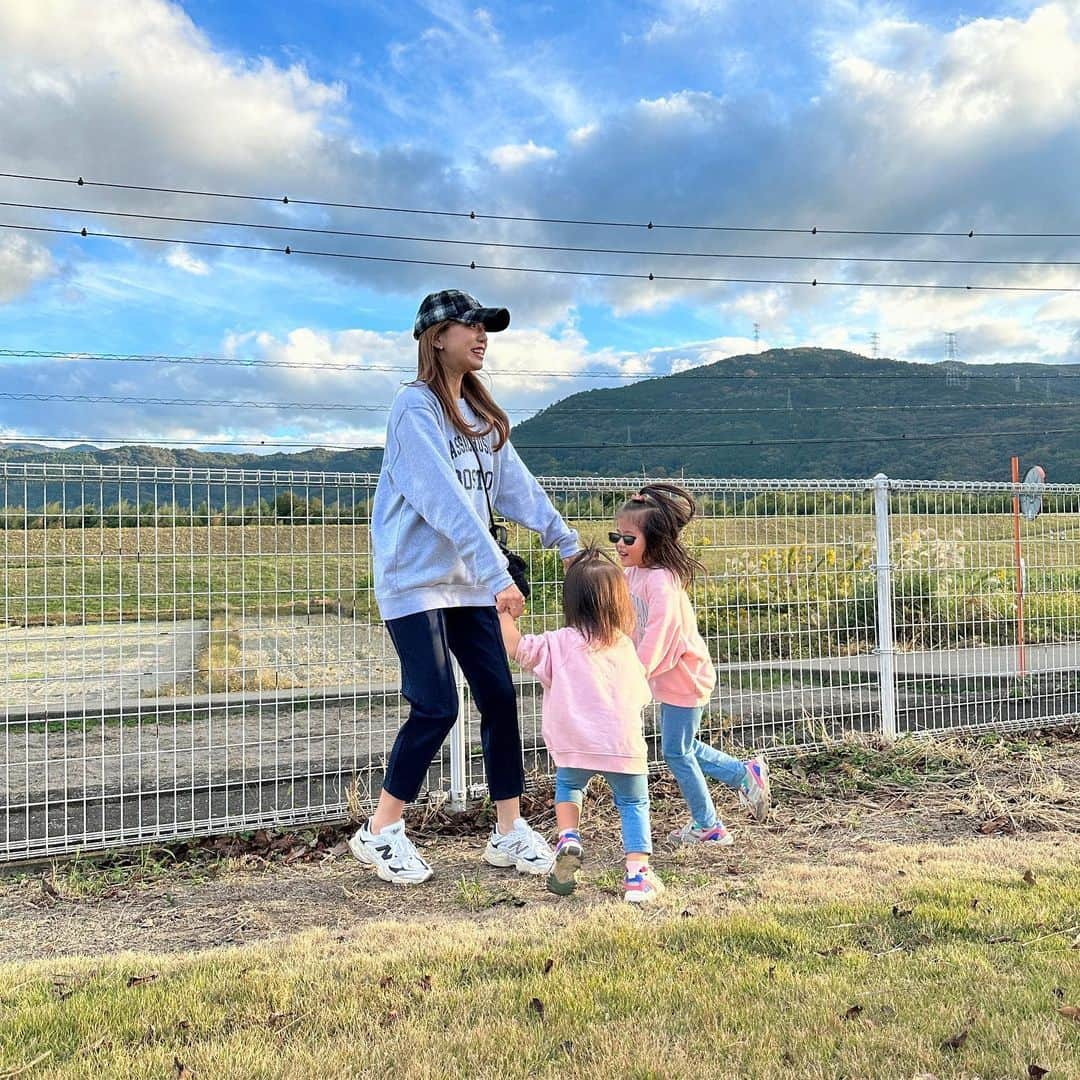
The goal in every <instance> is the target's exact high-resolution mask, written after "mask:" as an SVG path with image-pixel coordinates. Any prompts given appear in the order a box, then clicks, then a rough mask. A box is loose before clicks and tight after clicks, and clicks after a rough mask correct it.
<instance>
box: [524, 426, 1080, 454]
mask: <svg viewBox="0 0 1080 1080" xmlns="http://www.w3.org/2000/svg"><path fill="white" fill-rule="evenodd" d="M1075 434H1076V428H1072V427H1069V428H1042V429H1040V430H1038V431H961V432H955V431H954V432H947V433H936V432H935V433H928V434H923V433H911V434H901V435H830V436H825V437H822V438H812V439H732V440H727V441H722V442H695V443H685V442H675V443H672V442H636V443H634V444H633V445H632V446H627V445H626V444H625V443H619V442H606V443H532V444H528V443H514V446H515V447H516V449H518V450H634V451H636V450H643V449H644V450H647V449H649V448H654V449H682V450H698V449H712V448H718V447H732V446H804V445H814V444H821V443H892V442H924V441H927V440H931V439H932V440H935V441H947V440H955V439H1006V438H1007V439H1027V438H1031V437H1032V436H1038V437H1039V438H1042V437H1043V436H1045V435H1075Z"/></svg>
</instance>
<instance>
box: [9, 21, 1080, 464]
mask: <svg viewBox="0 0 1080 1080" xmlns="http://www.w3.org/2000/svg"><path fill="white" fill-rule="evenodd" d="M0 62H2V65H3V69H4V70H5V72H6V73H7V78H6V79H5V83H4V86H3V87H0V146H3V147H4V148H5V149H4V152H3V154H2V155H0V157H2V159H3V165H2V167H0V171H5V172H26V173H34V174H39V175H49V176H74V175H84V176H86V177H88V178H94V179H98V180H116V181H120V182H126V183H136V184H140V183H142V184H153V185H162V186H170V187H185V188H193V189H199V190H212V191H225V192H237V193H261V194H268V195H279V194H282V193H289V194H290V195H291V196H292V197H293V199H296V198H310V199H320V200H327V201H346V202H361V203H372V204H378V205H392V206H405V207H414V208H431V209H448V210H469V209H476V210H477V211H479V212H481V213H485V212H486V213H502V214H514V215H522V216H525V217H558V218H575V219H587V220H598V219H600V220H610V219H616V220H627V221H641V222H643V221H648V220H654V221H658V222H668V223H680V222H682V223H697V224H710V225H731V224H738V225H745V224H749V225H771V226H793V227H798V228H801V229H807V228H809V226H811V225H814V224H816V225H818V226H820V227H822V228H829V227H832V228H862V229H867V228H869V229H877V230H923V231H934V230H938V231H940V230H964V229H967V228H971V227H974V228H976V230H977V231H979V232H986V231H1000V232H1010V233H1014V232H1073V233H1077V232H1080V205H1078V204H1080V200H1078V197H1077V195H1076V193H1075V176H1076V175H1078V174H1080V3H1078V2H1077V0H1062V2H1056V3H1055V2H1050V3H999V4H973V5H968V6H965V7H957V6H953V5H943V4H931V3H906V4H904V3H861V2H856V0H824V2H822V3H818V4H796V3H776V2H771V0H766V2H757V3H749V2H743V0H657V2H654V3H645V2H635V3H610V2H598V3H593V4H589V5H583V4H580V3H552V4H499V5H496V4H490V5H487V6H483V5H477V4H470V3H459V2H456V0H430V2H427V3H415V2H396V3H390V2H381V0H380V2H373V3H360V2H345V0H337V2H332V0H321V2H319V0H316V2H308V3H304V4H296V3H291V4H285V3H275V2H260V3H255V2H246V0H198V2H189V3H169V2H167V0H102V2H101V3H98V4H95V5H93V6H92V7H90V6H86V5H81V4H76V3H74V2H72V0H64V2H61V0H42V2H40V3H35V4H10V5H3V6H2V7H0ZM0 200H4V201H15V202H33V203H44V204H48V205H54V206H63V207H73V208H75V209H76V211H77V212H75V213H60V212H57V211H44V210H28V209H18V208H11V207H7V208H0V221H3V222H4V223H6V224H9V225H10V224H24V225H38V226H51V227H57V226H59V227H64V228H71V227H74V228H79V227H81V226H83V225H86V227H87V228H88V229H91V230H98V231H105V232H125V233H129V234H132V235H136V236H156V237H168V238H170V239H173V240H176V241H193V240H202V241H223V240H232V241H240V242H246V243H255V244H266V245H274V246H280V245H281V244H283V243H285V242H291V243H292V244H293V246H296V247H302V246H307V247H311V248H317V249H320V250H331V251H336V252H350V253H354V254H358V253H364V254H368V255H373V256H387V257H391V258H396V257H405V258H417V259H436V260H449V261H453V262H462V261H465V262H467V261H468V260H469V259H475V260H476V261H478V262H489V263H493V264H498V265H513V266H539V267H546V268H549V269H552V270H555V269H563V270H573V271H576V272H577V273H576V274H575V275H565V274H564V275H557V274H520V273H514V272H510V271H502V272H496V271H469V270H454V269H450V268H434V267H423V266H415V265H401V264H394V263H380V262H363V261H358V260H341V259H328V258H315V257H307V256H293V257H289V258H286V257H285V256H283V255H280V254H276V253H255V252H243V251H224V250H216V249H212V248H200V247H197V246H193V245H192V244H190V243H182V242H175V243H148V242H144V241H139V240H131V241H124V242H119V241H110V240H104V239H99V238H92V237H91V238H86V239H82V238H78V237H69V236H52V235H49V234H45V233H32V232H18V231H13V230H6V229H0V349H24V350H32V349H46V350H60V351H67V352H91V353H120V352H131V353H160V354H195V355H211V356H229V357H238V358H247V359H252V360H257V361H270V362H271V363H274V364H279V365H290V366H277V367H267V368H265V369H263V370H261V371H256V370H252V369H250V368H240V369H238V368H231V367H210V366H186V367H185V366H183V365H171V364H135V363H121V362H113V361H108V360H101V359H87V360H81V359H72V358H70V357H69V358H62V359H34V358H19V357H2V358H0V364H3V365H4V380H3V384H4V390H5V391H6V392H8V393H28V394H50V393H51V394H65V395H68V396H76V395H94V394H99V395H100V394H108V395H111V396H127V397H140V398H146V397H153V398H161V399H173V398H185V399H199V400H205V399H207V398H211V397H213V398H217V399H220V400H222V401H225V402H233V403H235V402H241V401H254V400H258V401H260V402H263V403H271V402H283V403H292V402H305V403H310V404H315V405H317V404H326V403H348V402H351V403H354V404H365V405H370V406H376V407H379V406H382V405H385V404H386V403H387V402H388V401H389V400H390V398H391V397H392V394H393V392H394V389H395V387H396V385H397V383H398V382H399V381H400V380H401V379H402V378H404V377H405V375H404V373H393V372H381V373H380V372H374V373H373V372H370V371H368V372H365V371H364V370H363V369H364V368H370V367H371V366H372V365H380V366H391V367H408V366H409V365H410V364H411V363H413V362H414V357H415V346H414V344H413V342H412V340H411V337H410V335H409V327H410V325H411V321H412V317H413V314H414V312H415V309H416V305H417V302H418V300H419V299H420V297H421V296H422V295H423V294H424V293H425V292H427V291H430V290H433V289H437V288H441V287H447V286H452V287H461V288H467V289H469V291H471V292H473V293H475V294H476V295H477V296H479V297H480V298H481V300H482V301H483V302H484V303H488V304H506V305H507V306H509V307H510V308H511V310H512V312H513V324H512V328H511V330H510V331H509V332H508V333H507V334H505V335H503V336H501V337H500V338H499V339H497V340H496V341H495V342H493V346H492V349H491V351H490V353H489V366H490V368H491V371H492V376H491V377H492V385H493V386H494V388H495V391H496V394H497V395H498V397H499V399H500V400H501V401H503V402H504V403H505V404H506V405H508V406H509V407H510V408H511V409H513V410H515V413H514V415H515V417H518V418H520V417H521V416H524V415H527V414H528V411H529V410H531V409H534V408H536V407H539V406H542V405H544V404H547V403H550V402H551V401H553V400H556V399H558V398H560V397H564V396H566V395H568V394H570V393H574V392H576V391H578V390H581V389H584V388H591V387H595V386H596V385H598V380H596V379H583V378H575V377H572V376H573V374H574V373H575V372H580V371H583V370H589V371H598V370H599V371H610V372H611V373H612V379H611V380H610V384H611V385H617V384H620V383H621V382H622V381H623V380H621V379H620V378H618V376H620V375H625V374H628V373H666V372H668V371H671V370H672V369H673V367H683V366H687V365H692V364H696V363H706V362H709V361H711V360H716V359H719V358H721V357H723V356H727V355H731V354H734V353H739V352H747V351H754V350H755V349H758V348H766V347H771V346H788V345H796V344H812V345H824V346H834V347H842V348H851V349H854V350H856V351H862V352H868V351H869V348H870V346H869V342H870V335H871V333H877V334H878V335H879V339H880V350H881V352H882V354H884V355H888V356H895V357H897V358H901V359H907V360H916V361H924V362H929V361H936V360H939V359H941V358H942V356H943V355H944V334H945V332H946V331H955V332H956V334H957V341H958V346H959V351H960V356H961V358H962V359H965V360H968V361H971V362H979V363H993V362H1000V361H1017V360H1030V361H1040V362H1047V363H1065V362H1074V363H1075V362H1080V294H1070V293H1067V292H1059V293H1053V292H1033V293H1012V294H1009V293H979V294H972V293H965V292H956V293H950V292H944V291H937V292H934V291H925V290H918V289H869V288H854V287H845V288H825V287H819V288H817V289H813V288H810V287H807V286H799V285H737V284H731V285H718V284H714V283H693V282H685V281H684V282H663V283H661V282H655V281H654V282H649V281H644V280H640V279H620V278H611V277H602V276H592V275H594V274H595V273H596V272H597V271H609V272H612V273H620V272H622V273H632V274H641V273H648V272H649V271H655V272H656V273H668V274H673V275H682V276H695V275H697V276H722V277H757V278H793V279H799V280H804V279H808V278H811V277H815V276H816V277H818V278H823V279H829V280H841V281H864V282H865V281H873V282H879V283H898V282H922V283H937V284H964V283H971V282H975V283H985V284H994V285H1013V286H1015V285H1025V286H1053V287H1059V288H1062V287H1073V288H1075V287H1077V286H1078V285H1080V274H1077V272H1076V268H1074V267H1067V266H1048V267H1046V266H1043V267H1032V266H1026V267H1024V266H945V265H931V264H926V265H917V264H886V263H873V262H865V261H864V262H848V261H844V262H826V261H818V260H821V259H822V257H824V256H831V257H833V258H843V259H845V260H847V259H854V258H861V259H863V260H865V259H890V258H893V259H895V258H929V259H941V258H950V259H998V260H1000V259H1012V260H1027V261H1031V260H1051V261H1052V260H1059V261H1068V260H1075V259H1076V258H1077V249H1076V241H1075V240H1074V239H1068V238H1062V239H1055V238H1039V239H1036V238H1026V239H1020V238H1009V237H1001V238H989V237H985V238H984V237H976V238H974V239H971V240H968V239H967V238H963V239H956V238H936V239H934V238H911V237H908V238H904V237H886V236H876V237H850V236H849V237H836V236H826V235H820V236H817V237H812V236H810V235H808V234H806V233H803V234H798V235H786V236H785V235H774V234H747V233H722V232H721V233H693V232H679V231H662V230H653V231H652V232H649V231H646V230H639V229H635V230H626V229H610V228H600V227H589V226H580V225H554V224H541V223H537V222H492V221H480V222H474V221H468V220H462V219H456V218H444V217H432V216H407V215H399V214H387V213H373V212H360V211H354V210H345V209H332V208H326V207H308V208H304V207H297V206H295V205H290V206H289V207H285V206H283V205H280V204H268V203H255V202H232V201H225V200H219V199H210V198H201V197H190V196H180V195H160V194H159V195H149V194H146V193H140V192H124V191H117V190H107V189H100V188H95V189H91V188H82V189H79V188H76V187H74V186H73V185H71V186H69V185H54V184H31V183H26V182H21V181H15V180H4V179H0ZM95 210H96V211H98V212H101V211H106V210H111V211H121V212H124V211H126V212H141V213H154V214H166V215H176V216H182V217H201V218H217V219H222V218H224V219H227V220H239V221H244V222H250V223H253V224H254V226H255V227H252V228H246V229H232V228H224V227H220V226H210V225H192V224H185V223H163V222H148V221H138V220H133V219H122V218H108V217H103V216H100V213H99V214H97V215H95V213H94V211H95ZM269 224H276V225H282V226H286V227H288V228H289V229H293V228H296V227H297V226H310V227H319V228H335V229H350V230H359V231H364V232H379V233H392V234H396V235H409V236H422V237H430V238H434V240H436V241H438V240H441V241H442V243H438V242H426V243H418V242H407V241H403V240H376V239H372V238H357V237H350V238H342V237H312V236H311V235H304V234H296V235H293V234H291V233H290V232H281V231H271V230H268V229H266V228H265V226H266V225H269ZM449 240H460V241H467V242H468V243H466V244H464V245H460V246H453V245H449V244H447V243H446V241H449ZM494 242H498V243H528V244H540V245H556V246H558V245H576V246H586V247H630V248H635V249H642V250H645V251H649V252H657V251H661V250H675V251H679V252H683V253H684V254H683V255H680V256H678V257H672V256H660V255H655V254H649V255H643V256H642V255H635V256H629V255H627V256H620V255H601V254H569V253H560V252H527V251H520V250H512V249H496V248H491V247H488V246H485V245H486V244H490V243H494ZM705 255H709V256H710V257H709V258H704V257H702V256H705ZM717 255H726V256H728V257H727V258H719V257H712V256H717ZM733 255H744V256H745V255H754V256H758V257H760V256H764V255H771V256H783V257H785V258H784V259H773V260H765V259H761V258H758V259H753V260H748V259H736V258H731V257H730V256H733ZM791 256H802V257H803V261H797V260H790V261H789V258H790V257H791ZM807 256H809V257H812V258H813V259H814V260H815V261H805V258H806V257H807ZM582 271H584V272H585V273H582ZM755 323H757V324H758V326H759V337H760V340H759V341H758V342H756V343H755V341H754V324H755ZM327 364H329V365H332V366H344V365H349V366H352V367H353V368H354V369H355V370H351V371H348V370H346V371H340V370H329V369H327V367H326V366H325V365H327ZM319 365H323V366H319ZM500 369H502V370H500ZM551 370H559V371H562V372H565V373H566V374H565V376H564V377H560V378H554V377H550V376H547V375H541V374H536V375H532V374H527V373H528V372H531V371H536V372H546V371H551ZM523 372H524V373H525V374H523ZM599 384H600V385H603V381H602V380H601V381H600V382H599ZM381 426H382V415H381V414H380V413H379V411H378V408H373V409H371V410H368V411H363V412H361V411H357V412H356V413H353V414H348V413H342V412H340V411H337V412H335V411H329V410H319V409H306V410H305V409H303V408H298V407H296V406H292V405H290V406H289V407H282V408H258V409H257V408H254V407H250V406H244V405H235V404H234V405H233V406H232V407H229V408H212V407H208V406H190V405H181V404H167V403H162V404H152V405H138V406H136V405H128V406H125V405H122V404H105V403H98V402H85V401H82V402H80V401H73V402H65V403H62V404H61V403H56V402H42V401H38V400H20V401H12V400H5V399H0V435H3V436H6V437H9V438H11V437H16V436H18V437H22V436H25V437H27V438H32V437H35V436H37V437H45V436H53V437H60V436H67V435H71V436H78V437H85V436H99V437H102V438H105V437H109V438H118V439H119V438H123V439H129V438H130V439H132V440H135V439H139V440H140V441H154V440H155V439H159V440H181V441H182V440H189V441H191V442H193V443H194V442H197V441H199V440H207V441H219V440H225V441H230V440H231V441H232V442H234V443H235V444H236V445H240V444H243V443H246V442H252V441H254V442H257V441H259V440H260V439H268V440H274V439H285V438H292V439H295V440H297V441H311V442H326V443H333V444H335V445H337V444H350V445H351V444H361V443H365V444H367V443H373V442H378V441H380V440H381Z"/></svg>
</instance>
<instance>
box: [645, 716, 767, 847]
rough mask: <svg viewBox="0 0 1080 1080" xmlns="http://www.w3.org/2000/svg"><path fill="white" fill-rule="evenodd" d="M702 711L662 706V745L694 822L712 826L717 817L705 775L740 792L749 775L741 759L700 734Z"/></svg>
mask: <svg viewBox="0 0 1080 1080" xmlns="http://www.w3.org/2000/svg"><path fill="white" fill-rule="evenodd" d="M701 712H702V710H701V708H700V706H699V707H697V708H686V707H684V706H681V705H661V706H660V745H661V747H662V748H663V751H664V760H665V761H666V762H667V764H668V768H669V769H671V771H672V773H673V774H674V776H675V779H676V781H677V782H678V785H679V790H680V791H681V792H682V794H683V798H684V799H685V800H686V802H687V805H688V806H689V807H690V813H691V815H692V816H693V818H694V824H695V825H697V826H699V827H700V828H702V829H709V828H712V826H713V825H715V824H716V820H717V819H716V807H715V806H714V805H713V801H712V796H711V795H710V794H709V788H708V786H707V785H706V783H705V777H706V776H711V777H712V778H713V779H714V780H719V781H720V783H721V784H723V785H725V786H726V787H729V788H731V789H732V791H738V789H739V785H740V784H741V783H742V782H743V777H745V776H746V766H745V765H743V763H742V762H741V761H739V759H738V758H733V757H732V756H731V755H730V754H725V753H724V752H723V751H721V750H715V749H713V747H711V746H707V745H706V744H705V743H703V742H702V741H701V740H700V739H699V738H698V737H697V733H698V730H699V729H700V727H701Z"/></svg>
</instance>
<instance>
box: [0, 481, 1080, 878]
mask: <svg viewBox="0 0 1080 1080" xmlns="http://www.w3.org/2000/svg"><path fill="white" fill-rule="evenodd" d="M375 480H376V477H374V476H371V475H346V474H336V473H295V472H271V471H261V472H255V471H237V470H205V469H200V470H186V469H174V468H156V469H155V468H145V467H140V468H136V467H102V466H70V465H63V466H61V465H38V464H18V465H15V464H0V553H2V554H0V558H2V563H3V573H2V585H0V588H2V604H3V607H2V612H0V656H2V661H0V705H2V708H3V740H2V746H0V800H2V801H0V860H11V859H19V858H28V857H35V856H41V855H47V854H53V853H61V852H68V851H73V850H81V849H100V848H105V847H110V846H115V845H126V844H137V843H145V842H148V841H154V840H163V839H168V838H174V837H182V836H194V835H200V834H207V833H213V832H221V831H228V830H236V829H250V828H256V827H259V826H263V825H279V826H280V825H287V824H290V823H298V822H308V821H316V820H325V819H330V818H334V817H341V816H342V815H343V814H344V813H345V811H346V808H347V806H348V805H349V804H350V802H352V804H353V805H354V806H363V805H365V804H368V803H370V802H371V801H372V800H373V799H374V798H375V797H376V796H377V794H378V791H379V787H380V783H381V779H382V769H383V763H384V761H385V759H386V756H387V754H388V752H389V749H390V746H391V745H392V742H393V739H394V735H395V733H396V730H397V727H398V725H399V723H400V722H401V720H402V719H403V712H402V706H401V699H400V697H399V694H398V667H397V660H396V657H395V655H394V652H393V649H392V648H391V646H390V642H389V640H388V637H387V635H386V633H385V631H384V629H383V627H382V626H381V625H380V623H379V620H378V616H377V612H376V609H375V605H374V601H373V596H372V584H371V563H370V544H369V539H370V538H369V529H368V522H369V516H370V505H371V500H372V497H373V495H374V486H375ZM543 483H544V484H545V486H546V488H547V490H548V491H549V492H550V494H551V495H552V498H553V499H554V500H555V501H556V503H557V504H558V505H559V506H560V509H561V510H562V511H563V513H564V516H565V517H566V518H567V519H568V520H570V521H571V522H572V523H573V524H575V525H576V526H577V527H578V528H579V529H580V530H581V532H582V535H583V536H584V537H585V538H586V539H595V540H598V541H601V540H606V533H607V531H608V529H609V528H610V524H611V521H612V519H613V516H614V513H615V510H616V508H617V507H618V506H619V504H620V503H621V502H622V500H623V499H624V498H625V496H626V495H627V494H628V493H629V492H631V491H633V490H635V489H636V487H637V486H638V484H639V483H640V481H637V480H627V479H589V480H583V479H550V480H545V481H543ZM685 484H686V486H687V487H688V488H690V489H691V490H692V491H693V492H694V494H695V496H696V497H697V498H698V499H699V500H700V504H701V515H700V517H699V519H697V520H696V521H695V522H694V524H693V525H692V526H691V528H690V530H689V539H690V541H691V543H692V545H693V547H694V549H695V551H696V553H697V555H698V557H699V558H700V559H701V561H702V562H704V563H705V565H706V567H707V569H708V574H707V576H706V578H705V579H704V580H702V581H700V582H699V583H698V585H697V587H696V589H695V597H694V599H695V604H696V608H697V612H698V615H699V620H700V623H701V626H702V629H703V631H704V633H705V636H706V639H707V641H708V643H709V647H710V649H711V650H712V653H713V656H714V658H715V660H716V662H717V669H718V673H719V681H718V685H717V688H716V691H715V693H714V695H713V698H712V700H711V702H710V705H709V708H708V710H707V713H706V717H705V737H707V738H709V739H711V740H713V741H714V742H716V743H718V744H720V745H723V746H725V747H727V748H729V749H731V750H732V751H733V752H737V753H739V752H743V751H746V750H749V749H751V748H757V749H765V750H767V751H770V752H771V753H773V754H784V753H790V752H794V751H796V750H799V749H805V748H810V747H814V746H818V745H821V744H822V743H823V742H826V741H828V740H829V739H833V738H837V737H841V736H843V735H845V734H847V733H853V732H861V733H872V732H880V733H883V734H886V735H891V734H896V733H907V732H912V733H933V732H942V731H960V730H968V731H970V730H980V729H987V730H990V729H998V730H1000V729H1010V728H1012V729H1020V728H1030V727H1035V726H1040V727H1042V726H1048V725H1051V724H1056V723H1071V722H1074V721H1075V720H1076V719H1077V717H1078V716H1080V689H1078V682H1077V674H1076V672H1077V669H1078V668H1080V513H1078V511H1080V486H1063V485H1049V486H1046V487H1045V488H1044V489H1042V493H1043V497H1044V500H1045V509H1044V512H1043V513H1042V514H1041V516H1039V517H1038V518H1037V519H1035V520H1033V521H1027V520H1024V519H1020V521H1019V524H1017V522H1016V520H1015V517H1014V513H1013V499H1014V496H1015V495H1016V493H1017V491H1018V489H1016V488H1014V487H1012V486H1010V485H1000V484H958V483H930V482H912V481H892V480H886V479H885V478H883V477H881V478H877V479H875V480H854V481H759V480H692V481H686V482H685ZM514 542H515V545H516V546H517V547H518V549H519V550H520V551H521V552H522V553H523V554H524V555H526V557H527V558H528V560H529V562H530V568H531V578H532V581H533V583H534V596H533V599H532V602H531V605H530V608H531V610H530V614H529V616H528V617H527V620H526V623H525V627H526V628H527V629H529V630H533V631H536V630H542V629H550V628H554V627H556V626H557V625H559V619H560V605H559V581H560V575H561V563H560V561H559V559H558V557H557V556H556V555H555V553H552V552H543V551H541V550H540V549H539V547H538V546H537V544H536V540H535V537H532V536H531V535H530V534H528V533H525V532H518V533H517V534H516V536H515V537H514ZM517 679H518V684H519V697H520V706H521V710H520V711H521V721H522V732H523V742H524V748H525V751H524V752H525V756H526V766H527V768H528V769H529V770H530V772H532V773H535V774H544V773H546V772H548V771H549V762H548V760H547V757H546V755H545V753H544V750H543V745H542V742H541V739H540V704H541V701H540V690H539V687H538V686H537V684H536V683H535V682H534V681H533V680H532V679H531V677H529V676H517ZM462 700H463V705H464V708H463V712H462V717H463V719H462V722H461V723H459V725H458V727H457V728H456V729H455V732H454V735H453V736H452V737H451V740H450V741H449V743H448V746H447V747H446V748H444V751H443V753H442V755H441V756H440V757H439V758H437V759H436V761H435V762H434V764H433V766H432V769H431V772H430V775H429V778H428V792H429V796H430V797H442V796H449V797H451V798H453V799H456V800H462V799H466V798H469V797H472V796H477V795H479V794H481V793H482V792H483V784H484V778H483V762H482V758H481V757H480V753H479V732H478V720H477V717H476V715H475V711H474V710H473V709H472V707H471V704H470V702H469V701H468V695H467V693H466V692H465V691H464V690H463V694H462ZM655 719H656V718H655V715H653V714H652V713H651V712H649V713H647V715H646V725H647V731H648V733H649V737H650V740H651V743H652V746H653V751H654V757H658V749H659V748H658V745H657V737H656V735H655V733H654V726H655Z"/></svg>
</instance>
